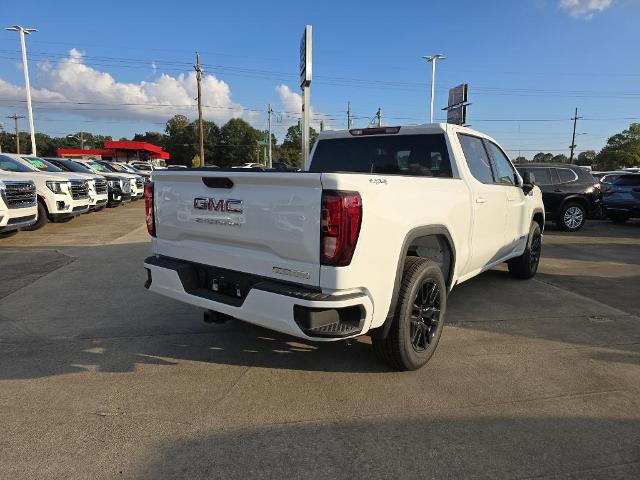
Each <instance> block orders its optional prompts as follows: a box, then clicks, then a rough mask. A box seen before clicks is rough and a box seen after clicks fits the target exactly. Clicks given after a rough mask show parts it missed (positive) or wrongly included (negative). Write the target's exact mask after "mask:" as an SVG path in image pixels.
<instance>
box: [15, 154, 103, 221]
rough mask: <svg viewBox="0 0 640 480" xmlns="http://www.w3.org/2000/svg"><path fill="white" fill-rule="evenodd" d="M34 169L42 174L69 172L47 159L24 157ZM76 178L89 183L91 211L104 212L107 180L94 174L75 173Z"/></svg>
mask: <svg viewBox="0 0 640 480" xmlns="http://www.w3.org/2000/svg"><path fill="white" fill-rule="evenodd" d="M23 158H24V159H25V160H26V161H27V162H29V163H30V164H31V166H32V167H35V168H37V169H38V170H40V171H41V172H48V173H66V174H67V175H69V172H68V171H67V170H64V169H62V168H60V167H59V166H57V165H55V164H53V163H51V162H50V161H49V160H48V159H46V158H40V157H31V156H24V157H23ZM73 176H74V177H79V178H84V179H85V180H86V181H87V185H88V187H89V199H90V202H89V210H92V211H97V210H102V209H103V208H104V207H106V206H107V200H108V194H107V179H106V178H104V177H103V176H101V175H97V174H92V173H81V172H73Z"/></svg>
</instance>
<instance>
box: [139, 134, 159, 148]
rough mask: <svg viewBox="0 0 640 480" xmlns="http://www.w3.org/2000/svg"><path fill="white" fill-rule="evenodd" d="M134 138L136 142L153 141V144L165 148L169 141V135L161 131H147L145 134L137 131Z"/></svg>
mask: <svg viewBox="0 0 640 480" xmlns="http://www.w3.org/2000/svg"><path fill="white" fill-rule="evenodd" d="M132 140H133V141H134V142H147V143H152V144H153V145H157V146H159V147H163V148H164V147H165V145H166V142H167V136H166V135H163V134H162V133H160V132H145V133H144V134H142V133H136V134H135V135H134V136H133V138H132Z"/></svg>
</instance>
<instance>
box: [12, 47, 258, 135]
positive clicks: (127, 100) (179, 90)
mask: <svg viewBox="0 0 640 480" xmlns="http://www.w3.org/2000/svg"><path fill="white" fill-rule="evenodd" d="M153 66H155V65H154V64H152V68H153ZM35 83H37V87H36V88H33V87H32V89H31V93H32V97H33V100H34V109H35V110H36V111H37V110H41V111H45V110H46V111H52V110H55V111H63V112H65V113H75V114H81V115H83V116H85V117H93V118H115V119H134V120H148V121H160V122H162V121H166V120H168V119H169V118H170V117H172V116H173V115H175V114H178V113H180V114H183V115H186V116H187V117H189V118H194V117H195V116H196V100H195V97H196V96H197V88H196V79H195V72H189V73H188V74H180V75H178V76H175V77H173V76H171V75H166V74H162V75H160V77H158V78H157V79H155V80H153V81H140V82H138V83H124V82H118V81H117V80H116V79H115V78H114V77H113V76H112V75H110V74H109V73H106V72H102V71H99V70H97V69H95V68H93V67H91V66H88V65H86V64H85V63H84V59H83V53H81V52H79V51H78V50H76V49H72V50H70V51H69V56H68V57H67V58H64V59H62V60H60V61H59V62H57V63H54V64H51V63H41V64H39V65H38V75H37V82H35ZM202 95H203V104H204V105H205V108H204V109H203V110H204V116H205V118H206V119H207V120H213V121H215V122H217V123H224V122H226V121H227V120H228V119H230V118H233V117H242V118H244V119H245V120H248V121H253V120H255V119H256V116H257V115H256V114H255V113H252V112H248V111H246V110H245V109H244V108H243V107H242V105H240V104H238V103H235V102H234V101H233V100H232V99H231V89H230V88H229V85H228V84H227V83H226V82H224V81H222V80H219V79H218V78H216V77H215V76H214V75H204V76H203V78H202ZM0 98H2V99H11V100H13V99H16V100H23V99H24V89H23V88H22V87H19V86H16V85H13V84H11V83H9V82H6V81H5V80H2V79H0ZM39 102H54V103H39ZM96 104H97V105H96ZM154 105H161V106H154Z"/></svg>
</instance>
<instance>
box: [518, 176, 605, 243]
mask: <svg viewBox="0 0 640 480" xmlns="http://www.w3.org/2000/svg"><path fill="white" fill-rule="evenodd" d="M517 168H518V171H519V172H520V174H521V175H522V174H523V173H524V172H531V173H532V174H533V176H534V178H535V180H534V181H535V184H536V185H538V186H539V187H540V190H542V201H543V202H544V208H545V210H546V211H547V218H549V219H551V220H553V221H554V222H555V223H556V225H558V227H560V228H562V229H563V230H566V231H568V232H575V231H577V230H580V229H581V228H582V227H583V226H584V222H585V221H586V219H587V216H588V215H591V214H593V213H595V212H596V211H597V210H598V209H599V207H600V202H601V201H602V192H601V191H600V184H599V183H598V180H596V179H595V178H594V177H593V175H591V173H590V172H589V171H587V170H586V169H584V168H580V167H578V166H576V165H569V164H566V163H560V164H553V163H527V164H526V165H517Z"/></svg>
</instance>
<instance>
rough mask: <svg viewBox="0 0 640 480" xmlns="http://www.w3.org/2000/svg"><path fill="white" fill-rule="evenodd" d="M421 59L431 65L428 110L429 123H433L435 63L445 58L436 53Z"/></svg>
mask: <svg viewBox="0 0 640 480" xmlns="http://www.w3.org/2000/svg"><path fill="white" fill-rule="evenodd" d="M422 58H424V59H425V60H426V61H427V62H430V63H431V108H430V109H429V123H433V97H434V96H435V93H436V62H437V61H438V60H444V59H445V58H446V57H445V56H444V55H442V54H441V53H436V54H435V55H428V56H424V57H422Z"/></svg>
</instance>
